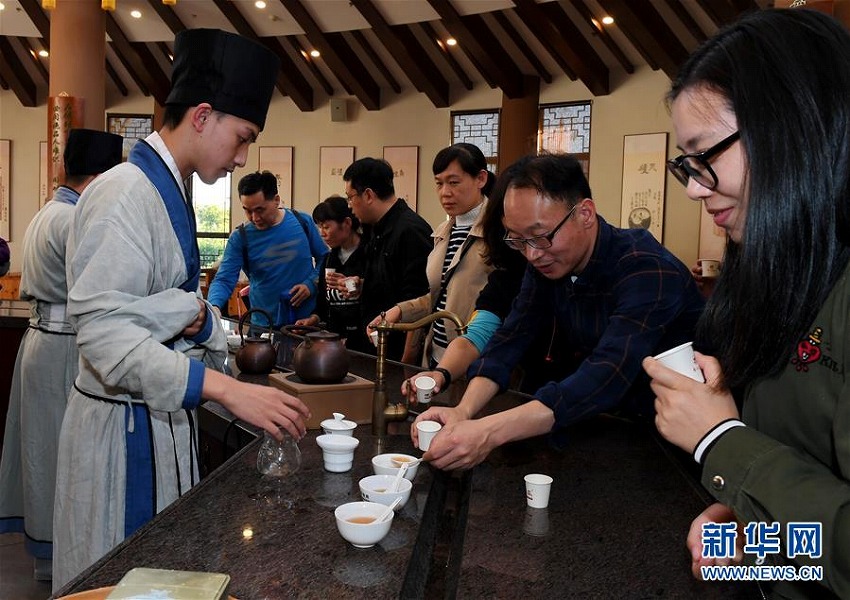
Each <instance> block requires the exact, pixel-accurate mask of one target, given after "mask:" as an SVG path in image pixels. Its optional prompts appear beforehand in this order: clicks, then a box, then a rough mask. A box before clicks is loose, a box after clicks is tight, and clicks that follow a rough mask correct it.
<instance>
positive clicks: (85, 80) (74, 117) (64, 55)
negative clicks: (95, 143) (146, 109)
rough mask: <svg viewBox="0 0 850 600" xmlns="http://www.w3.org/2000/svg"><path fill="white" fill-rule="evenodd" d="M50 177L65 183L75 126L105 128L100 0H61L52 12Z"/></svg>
mask: <svg viewBox="0 0 850 600" xmlns="http://www.w3.org/2000/svg"><path fill="white" fill-rule="evenodd" d="M48 94H49V96H50V98H49V101H48V106H49V110H48V115H47V139H48V140H49V157H48V180H49V181H50V185H51V187H52V188H53V189H56V187H57V185H58V184H60V183H62V181H63V178H64V173H63V172H62V171H63V169H62V155H63V154H64V152H65V143H66V141H67V139H68V131H69V130H70V129H71V128H74V127H85V128H87V129H97V130H99V131H103V130H104V129H105V121H106V116H105V105H106V15H105V13H104V11H103V10H102V9H101V8H100V2H97V1H96V0H84V1H80V0H57V2H56V8H54V9H53V10H51V13H50V83H49V92H48Z"/></svg>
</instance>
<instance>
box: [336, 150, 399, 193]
mask: <svg viewBox="0 0 850 600" xmlns="http://www.w3.org/2000/svg"><path fill="white" fill-rule="evenodd" d="M342 180H343V181H348V182H350V183H351V187H352V188H354V189H355V190H357V193H358V194H362V193H363V192H364V191H366V189H367V188H368V189H370V190H372V191H373V192H375V195H376V196H377V197H378V198H380V199H381V200H387V199H388V198H390V197H391V196H393V195H395V187H394V186H393V168H392V167H391V166H390V163H388V162H387V161H385V160H381V159H378V158H370V157H367V158H361V159H360V160H356V161H354V162H353V163H351V164H350V165H349V166H348V168H347V169H346V170H345V173H343V175H342Z"/></svg>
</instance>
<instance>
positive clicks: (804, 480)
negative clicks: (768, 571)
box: [702, 270, 850, 598]
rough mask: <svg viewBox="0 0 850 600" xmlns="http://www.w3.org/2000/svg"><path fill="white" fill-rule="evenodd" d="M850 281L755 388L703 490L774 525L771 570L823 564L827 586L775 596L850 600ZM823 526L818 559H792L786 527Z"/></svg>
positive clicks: (708, 467) (719, 445) (805, 586)
mask: <svg viewBox="0 0 850 600" xmlns="http://www.w3.org/2000/svg"><path fill="white" fill-rule="evenodd" d="M848 316H850V274H848V270H845V272H844V274H843V275H842V276H841V277H840V278H839V280H838V282H837V283H836V284H835V288H834V289H833V290H832V292H831V294H830V295H829V297H828V298H827V300H826V302H825V303H824V305H823V307H822V308H821V310H820V312H819V313H818V315H817V317H816V319H815V322H814V323H813V324H812V326H811V327H810V329H809V331H808V332H806V336H805V337H804V339H802V340H800V341H799V342H798V344H797V347H796V351H795V354H794V356H793V357H791V359H790V361H789V363H788V365H787V366H786V368H785V370H784V371H783V372H782V373H780V374H779V375H778V376H777V377H775V378H771V379H766V380H761V381H758V382H756V383H754V384H753V385H752V386H750V389H749V390H748V393H747V395H746V397H745V400H744V405H743V411H742V420H743V421H744V422H745V423H746V424H747V427H735V428H733V429H730V430H729V431H728V432H727V433H725V434H724V435H723V436H722V437H721V438H720V439H719V440H718V441H717V442H716V444H715V445H714V446H713V447H712V448H711V450H710V452H709V453H708V456H707V457H706V458H705V459H704V466H703V472H702V483H703V485H704V486H705V487H706V489H707V490H709V492H711V493H712V494H713V495H714V497H715V498H716V499H717V500H718V501H719V502H722V503H723V504H725V505H727V506H729V507H731V509H732V510H733V511H734V513H735V515H736V516H737V517H738V520H739V521H740V522H742V523H743V524H745V525H746V524H747V523H749V522H752V521H766V522H768V523H770V522H773V521H778V522H779V523H780V524H781V527H780V532H781V535H780V537H781V540H782V545H781V553H780V554H774V555H768V556H767V560H766V562H765V564H777V565H787V564H791V565H795V566H797V567H799V566H801V565H822V566H823V581H822V582H820V583H819V584H817V583H802V582H777V583H775V584H774V585H773V590H772V597H776V598H829V597H830V594H829V592H827V591H826V590H825V589H824V586H825V587H826V588H827V589H828V590H830V591H831V592H832V593H833V594H834V595H835V596H834V597H837V598H850V383H848V382H847V380H846V377H845V374H846V373H848V372H850V345H849V344H848V336H850V324H848ZM789 521H791V522H820V523H822V524H823V537H822V556H821V557H820V558H817V559H812V558H810V557H808V556H797V557H795V558H794V559H793V560H789V559H788V558H787V556H786V553H787V540H786V539H785V533H786V524H787V523H788V522H789Z"/></svg>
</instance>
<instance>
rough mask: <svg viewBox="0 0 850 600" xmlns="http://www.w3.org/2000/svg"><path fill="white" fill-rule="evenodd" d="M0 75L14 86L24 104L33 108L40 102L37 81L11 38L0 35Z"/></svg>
mask: <svg viewBox="0 0 850 600" xmlns="http://www.w3.org/2000/svg"><path fill="white" fill-rule="evenodd" d="M0 56H2V57H3V60H2V61H0V77H2V78H3V80H4V81H6V83H7V84H8V85H9V87H10V88H12V91H13V92H15V95H16V96H17V97H18V100H19V101H20V102H21V104H22V105H23V106H26V107H28V108H32V107H34V106H36V104H37V102H38V97H37V89H36V85H35V82H34V81H33V80H32V77H30V75H29V73H27V70H26V68H25V67H24V64H23V63H22V62H21V59H20V58H18V53H17V52H16V51H15V49H14V47H13V46H12V44H11V43H10V42H9V38H7V37H0Z"/></svg>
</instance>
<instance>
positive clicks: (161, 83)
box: [106, 11, 171, 106]
mask: <svg viewBox="0 0 850 600" xmlns="http://www.w3.org/2000/svg"><path fill="white" fill-rule="evenodd" d="M106 34H107V35H108V36H109V37H110V39H111V40H112V44H113V48H114V49H115V50H116V52H118V54H119V56H122V57H123V58H122V60H126V63H125V64H129V65H130V70H131V71H132V72H134V73H135V77H138V78H139V79H141V80H142V81H144V82H145V86H146V87H147V89H148V90H149V91H150V93H151V95H152V96H153V97H154V99H155V100H156V102H157V104H159V105H160V106H165V99H166V98H168V92H169V91H170V89H171V81H170V77H168V76H166V75H165V73H163V72H162V69H161V68H160V66H159V63H158V62H157V60H156V59H155V58H154V56H153V54H152V53H151V51H150V49H149V48H148V46H147V45H146V44H144V43H142V42H130V40H129V39H128V38H127V36H126V35H125V34H124V32H123V31H122V30H121V27H119V26H118V22H117V21H116V20H115V17H113V16H112V13H110V12H108V11H107V12H106ZM135 77H134V78H135Z"/></svg>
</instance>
